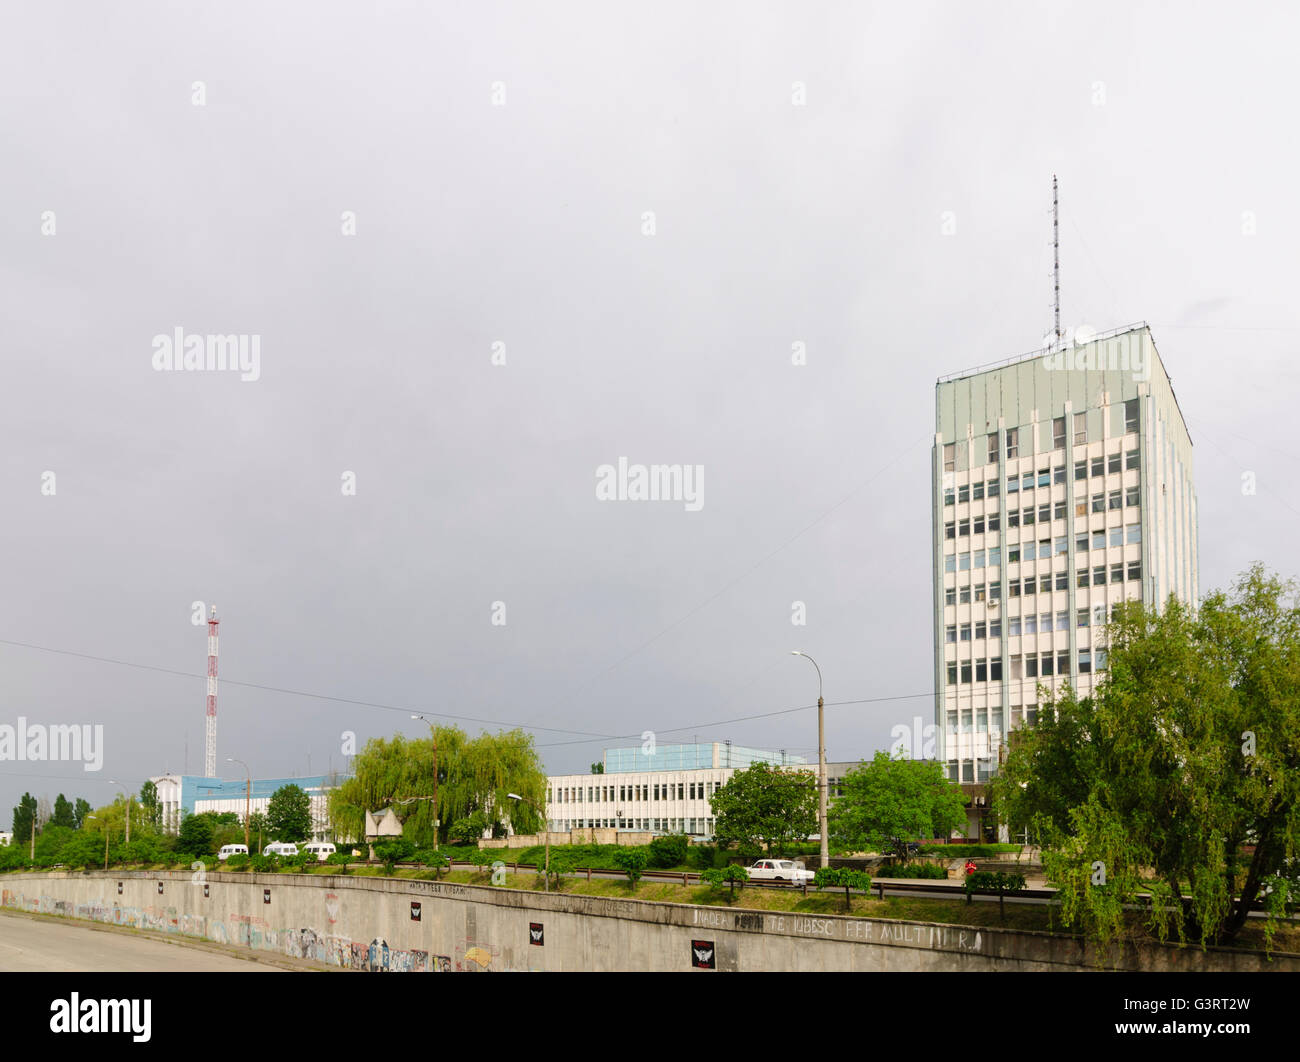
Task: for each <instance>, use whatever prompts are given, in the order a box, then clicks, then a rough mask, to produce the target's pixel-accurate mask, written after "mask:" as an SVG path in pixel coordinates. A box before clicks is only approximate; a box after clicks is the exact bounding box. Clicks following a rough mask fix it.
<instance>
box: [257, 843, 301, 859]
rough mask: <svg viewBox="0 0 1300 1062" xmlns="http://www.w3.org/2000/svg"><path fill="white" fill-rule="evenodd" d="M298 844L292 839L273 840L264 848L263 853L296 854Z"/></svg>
mask: <svg viewBox="0 0 1300 1062" xmlns="http://www.w3.org/2000/svg"><path fill="white" fill-rule="evenodd" d="M297 854H298V846H297V845H296V844H294V843H293V842H292V841H272V842H271V843H270V844H268V845H267V846H266V847H265V848H263V849H262V855H278V856H296V855H297Z"/></svg>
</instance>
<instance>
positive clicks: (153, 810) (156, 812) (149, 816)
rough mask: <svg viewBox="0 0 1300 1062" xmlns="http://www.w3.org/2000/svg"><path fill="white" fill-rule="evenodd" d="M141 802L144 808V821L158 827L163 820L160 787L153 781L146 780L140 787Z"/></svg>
mask: <svg viewBox="0 0 1300 1062" xmlns="http://www.w3.org/2000/svg"><path fill="white" fill-rule="evenodd" d="M140 804H141V806H142V807H143V808H144V812H143V816H144V821H145V822H147V823H149V825H150V826H154V827H157V826H158V825H159V823H161V822H162V801H160V800H159V799H158V787H157V786H156V785H154V783H153V782H145V784H144V785H142V786H141V787H140Z"/></svg>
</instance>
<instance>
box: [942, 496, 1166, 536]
mask: <svg viewBox="0 0 1300 1062" xmlns="http://www.w3.org/2000/svg"><path fill="white" fill-rule="evenodd" d="M1141 504H1142V489H1141V487H1139V486H1137V485H1136V484H1135V485H1134V486H1132V487H1117V488H1116V489H1115V490H1112V491H1109V492H1107V491H1098V492H1097V493H1095V494H1093V495H1091V496H1090V497H1089V498H1088V499H1087V500H1086V501H1085V500H1080V501H1078V502H1076V503H1075V506H1074V515H1075V516H1087V515H1088V512H1089V509H1091V511H1092V512H1094V513H1104V512H1110V511H1112V510H1116V509H1122V508H1124V507H1125V506H1136V507H1140V506H1141ZM1066 512H1067V509H1066V503H1065V502H1064V501H1058V502H1042V503H1040V504H1039V505H1038V506H1033V505H1029V506H1026V507H1025V508H1023V509H1008V510H1007V528H1008V529H1010V528H1013V527H1030V526H1032V525H1033V524H1034V523H1035V521H1036V522H1038V523H1040V524H1045V523H1048V522H1049V521H1051V520H1064V519H1065V517H1066ZM1001 529H1002V518H1001V515H1000V514H999V513H989V514H988V515H987V516H985V515H983V514H981V515H979V516H972V517H969V518H967V519H965V520H949V521H947V522H946V523H945V524H944V525H943V537H944V538H945V539H955V538H959V537H961V536H964V535H971V534H975V535H982V534H984V532H985V531H986V530H988V531H1000V530H1001Z"/></svg>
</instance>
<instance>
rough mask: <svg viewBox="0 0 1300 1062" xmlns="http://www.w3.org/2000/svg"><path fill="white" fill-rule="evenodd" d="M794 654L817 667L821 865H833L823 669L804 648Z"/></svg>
mask: <svg viewBox="0 0 1300 1062" xmlns="http://www.w3.org/2000/svg"><path fill="white" fill-rule="evenodd" d="M790 652H791V655H792V656H802V657H803V658H804V659H806V660H807V661H808V662H809V663H810V664H812V666H813V667H816V668H817V826H818V829H819V830H820V831H821V835H822V847H821V865H822V866H823V867H829V866H830V865H831V858H830V845H829V844H828V840H827V829H826V702H825V701H824V700H823V699H822V669H821V668H819V667H817V661H816V660H814V659H813V658H812V657H811V656H809V655H808V654H807V653H805V652H804V651H803V650H802V649H792V650H791V651H790Z"/></svg>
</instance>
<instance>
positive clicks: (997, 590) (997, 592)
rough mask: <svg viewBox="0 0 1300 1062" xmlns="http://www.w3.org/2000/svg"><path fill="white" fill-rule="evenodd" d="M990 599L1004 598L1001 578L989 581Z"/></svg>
mask: <svg viewBox="0 0 1300 1062" xmlns="http://www.w3.org/2000/svg"><path fill="white" fill-rule="evenodd" d="M989 600H990V601H1001V600H1002V580H1000V579H999V580H998V581H997V582H995V583H989Z"/></svg>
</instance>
